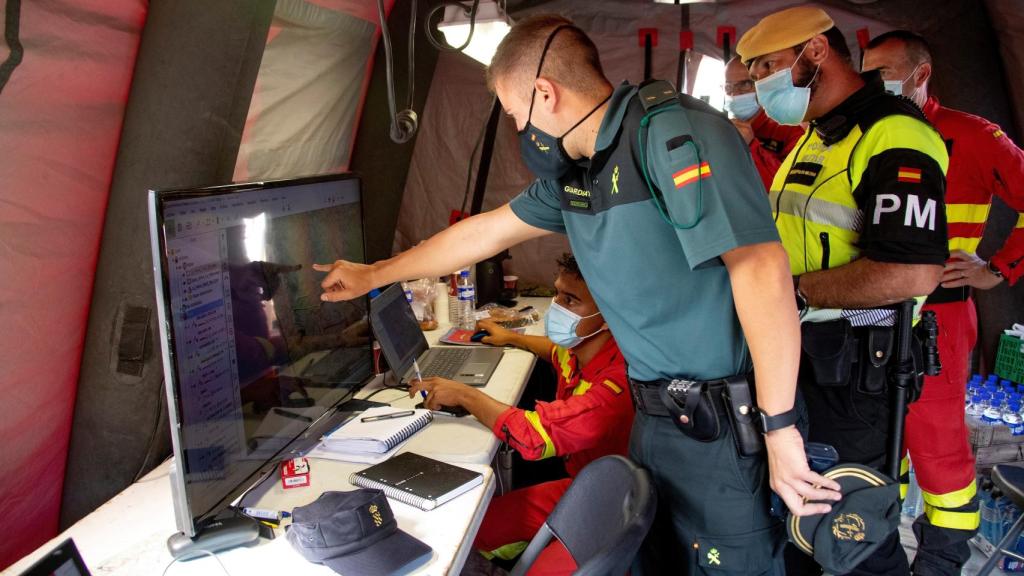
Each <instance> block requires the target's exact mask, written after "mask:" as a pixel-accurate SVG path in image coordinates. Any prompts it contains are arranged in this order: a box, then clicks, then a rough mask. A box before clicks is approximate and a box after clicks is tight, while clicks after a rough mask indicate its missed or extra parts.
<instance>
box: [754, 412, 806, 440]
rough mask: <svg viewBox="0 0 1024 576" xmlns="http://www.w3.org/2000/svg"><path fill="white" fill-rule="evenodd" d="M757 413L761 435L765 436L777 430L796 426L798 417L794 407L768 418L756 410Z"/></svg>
mask: <svg viewBox="0 0 1024 576" xmlns="http://www.w3.org/2000/svg"><path fill="white" fill-rule="evenodd" d="M757 413H758V416H759V418H758V421H759V422H760V424H761V433H762V434H767V433H769V432H771V431H773V430H779V429H780V428H785V427H786V426H792V425H794V424H796V421H797V417H798V415H799V414H798V412H797V410H796V407H795V406H794V407H793V408H790V409H789V410H787V411H785V412H783V413H781V414H776V415H774V416H769V415H767V414H765V413H764V412H763V411H761V410H758V411H757Z"/></svg>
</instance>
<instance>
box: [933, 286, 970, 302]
mask: <svg viewBox="0 0 1024 576" xmlns="http://www.w3.org/2000/svg"><path fill="white" fill-rule="evenodd" d="M970 297H971V288H970V287H969V286H961V287H959V288H943V287H942V286H939V287H938V288H936V289H935V291H934V292H932V293H931V294H929V295H928V300H926V301H925V304H947V303H949V302H966V301H967V299H968V298H970Z"/></svg>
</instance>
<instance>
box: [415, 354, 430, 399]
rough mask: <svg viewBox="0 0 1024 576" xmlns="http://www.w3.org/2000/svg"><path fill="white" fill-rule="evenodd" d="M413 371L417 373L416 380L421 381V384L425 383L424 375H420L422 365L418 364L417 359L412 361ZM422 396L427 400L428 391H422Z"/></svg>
mask: <svg viewBox="0 0 1024 576" xmlns="http://www.w3.org/2000/svg"><path fill="white" fill-rule="evenodd" d="M412 369H413V370H415V371H416V379H417V380H419V381H420V382H423V374H421V373H420V363H419V362H417V361H416V359H415V358H413V359H412ZM420 396H422V397H423V399H424V400H426V399H427V391H426V390H420Z"/></svg>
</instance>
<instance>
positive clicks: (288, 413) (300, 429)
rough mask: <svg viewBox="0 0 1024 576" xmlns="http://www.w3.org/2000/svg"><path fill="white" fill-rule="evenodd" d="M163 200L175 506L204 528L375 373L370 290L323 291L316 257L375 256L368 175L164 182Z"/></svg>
mask: <svg viewBox="0 0 1024 576" xmlns="http://www.w3.org/2000/svg"><path fill="white" fill-rule="evenodd" d="M149 208H150V230H151V242H152V249H153V262H154V273H155V274H154V276H155V287H156V297H157V309H158V314H159V325H160V336H161V339H160V340H161V347H162V350H163V360H164V375H165V379H166V390H167V404H168V414H169V419H170V425H171V440H172V444H173V449H174V457H175V474H174V475H173V478H172V487H173V494H174V500H175V502H174V506H175V516H176V519H177V525H178V529H179V530H181V532H182V534H183V535H184V536H187V537H190V538H192V537H196V536H197V535H198V534H199V533H200V532H201V531H202V530H203V527H204V526H205V525H207V524H210V523H212V522H213V520H214V519H215V518H216V517H217V514H218V513H220V512H222V511H224V510H225V509H226V508H227V507H228V506H229V504H230V503H231V502H232V501H233V500H235V499H236V498H238V497H239V496H240V495H241V494H242V493H243V492H244V491H245V490H246V489H247V488H249V487H250V486H251V485H252V484H253V483H254V481H255V480H256V479H257V478H259V477H260V475H261V473H264V472H267V471H269V470H270V468H271V467H274V466H276V465H277V463H278V462H279V461H280V460H281V459H283V458H286V457H293V456H294V455H297V454H298V453H300V452H301V451H302V450H304V449H306V448H308V447H309V445H311V444H312V443H315V441H316V439H317V438H318V437H319V435H320V434H321V433H322V432H323V430H325V429H328V428H329V427H330V426H332V425H334V424H336V423H337V420H340V418H341V417H342V415H340V414H337V410H336V408H337V406H338V405H339V403H341V402H342V401H344V400H346V399H348V398H350V397H351V396H352V395H353V394H354V393H355V390H356V389H358V388H359V387H360V386H361V385H362V384H364V383H365V382H366V381H367V380H368V379H369V378H370V376H371V374H372V365H373V352H372V349H371V344H370V338H369V336H370V333H369V325H368V321H367V311H368V299H367V298H365V297H363V298H359V299H356V300H351V301H347V302H338V303H329V302H323V301H321V300H320V294H321V292H322V290H321V288H320V282H321V281H322V280H323V274H322V273H318V272H316V271H314V270H313V269H312V267H311V266H312V264H313V263H329V262H333V261H334V260H335V259H338V258H343V259H346V260H350V261H353V262H363V261H365V255H364V239H363V226H362V202H361V190H360V181H359V179H358V178H357V177H356V176H354V175H351V174H343V175H331V176H320V177H312V178H303V179H295V180H282V181H276V182H259V183H252V184H237V185H230V186H219V187H211V188H200V189H190V190H164V191H151V192H150V195H149ZM335 417H337V419H336V418H335ZM219 525H220V524H219V523H218V526H219Z"/></svg>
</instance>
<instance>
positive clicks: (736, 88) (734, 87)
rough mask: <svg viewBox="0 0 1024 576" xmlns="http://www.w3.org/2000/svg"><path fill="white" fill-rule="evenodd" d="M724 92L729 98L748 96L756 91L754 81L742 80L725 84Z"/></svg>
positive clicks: (723, 85)
mask: <svg viewBox="0 0 1024 576" xmlns="http://www.w3.org/2000/svg"><path fill="white" fill-rule="evenodd" d="M722 90H724V91H725V93H726V94H727V95H728V96H732V95H734V94H746V93H747V92H752V91H753V90H754V81H753V80H740V81H739V82H726V83H725V84H722Z"/></svg>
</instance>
